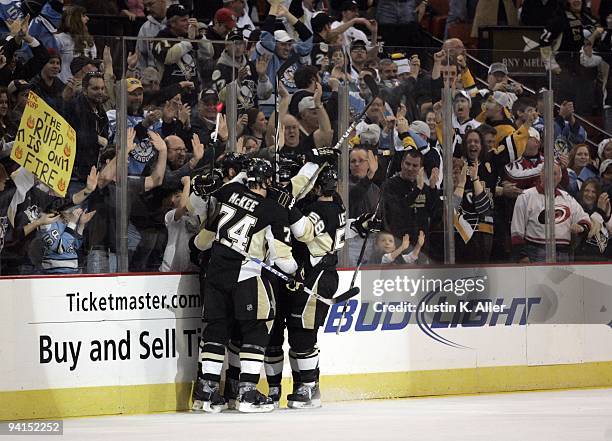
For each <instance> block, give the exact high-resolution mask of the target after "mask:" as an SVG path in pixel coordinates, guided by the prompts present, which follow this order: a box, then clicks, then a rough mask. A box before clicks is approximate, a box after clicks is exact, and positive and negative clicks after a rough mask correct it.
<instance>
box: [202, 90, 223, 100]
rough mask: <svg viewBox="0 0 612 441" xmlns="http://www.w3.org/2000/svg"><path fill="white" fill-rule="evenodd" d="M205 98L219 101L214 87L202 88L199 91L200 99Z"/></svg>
mask: <svg viewBox="0 0 612 441" xmlns="http://www.w3.org/2000/svg"><path fill="white" fill-rule="evenodd" d="M206 99H209V100H215V101H219V94H218V93H217V91H216V90H214V89H204V90H202V92H201V93H200V100H201V101H204V100H206Z"/></svg>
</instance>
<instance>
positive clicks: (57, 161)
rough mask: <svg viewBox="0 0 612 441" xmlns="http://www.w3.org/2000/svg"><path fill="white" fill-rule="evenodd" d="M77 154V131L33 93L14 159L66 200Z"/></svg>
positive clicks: (22, 121) (18, 134) (20, 125)
mask: <svg viewBox="0 0 612 441" xmlns="http://www.w3.org/2000/svg"><path fill="white" fill-rule="evenodd" d="M75 153H76V132H75V131H74V129H73V128H72V127H71V126H70V124H68V123H67V122H66V120H65V119H64V118H62V117H61V116H60V114H59V113H57V112H56V111H55V110H54V109H53V108H51V107H50V106H49V105H48V104H47V103H45V101H44V100H43V99H42V98H41V97H39V96H38V95H36V94H35V93H34V92H30V94H29V95H28V102H27V104H26V107H25V111H24V112H23V116H22V117H21V122H20V124H19V130H18V132H17V138H16V139H15V143H14V145H13V151H12V152H11V159H12V160H13V161H15V162H17V163H18V164H19V165H21V166H22V167H24V168H26V169H27V170H29V171H31V172H32V173H34V175H35V176H36V177H37V178H38V179H40V180H41V181H42V182H43V183H44V184H46V185H47V186H49V187H50V188H51V189H53V191H55V192H56V193H58V194H59V195H60V196H62V197H64V196H66V190H68V184H69V183H70V177H71V176H72V167H73V165H74V155H75Z"/></svg>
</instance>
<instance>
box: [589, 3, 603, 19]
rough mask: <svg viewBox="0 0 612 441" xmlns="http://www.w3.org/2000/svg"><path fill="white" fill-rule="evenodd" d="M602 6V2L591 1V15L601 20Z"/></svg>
mask: <svg viewBox="0 0 612 441" xmlns="http://www.w3.org/2000/svg"><path fill="white" fill-rule="evenodd" d="M600 6H601V0H591V14H593V17H595V18H599V7H600Z"/></svg>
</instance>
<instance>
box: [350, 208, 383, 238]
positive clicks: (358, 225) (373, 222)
mask: <svg viewBox="0 0 612 441" xmlns="http://www.w3.org/2000/svg"><path fill="white" fill-rule="evenodd" d="M351 229H352V230H353V231H354V232H356V233H357V234H359V237H361V238H365V237H366V236H367V235H368V234H370V233H378V232H379V231H380V230H381V229H382V221H381V220H380V219H376V213H363V214H362V215H360V216H359V217H358V218H357V219H355V221H354V222H353V223H352V224H351Z"/></svg>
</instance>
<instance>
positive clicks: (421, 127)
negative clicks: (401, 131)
mask: <svg viewBox="0 0 612 441" xmlns="http://www.w3.org/2000/svg"><path fill="white" fill-rule="evenodd" d="M410 130H412V131H413V132H415V133H418V134H419V135H423V136H425V137H427V139H429V137H430V136H431V129H430V128H429V126H428V125H427V123H426V122H425V121H419V120H417V121H413V122H412V124H410Z"/></svg>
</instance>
